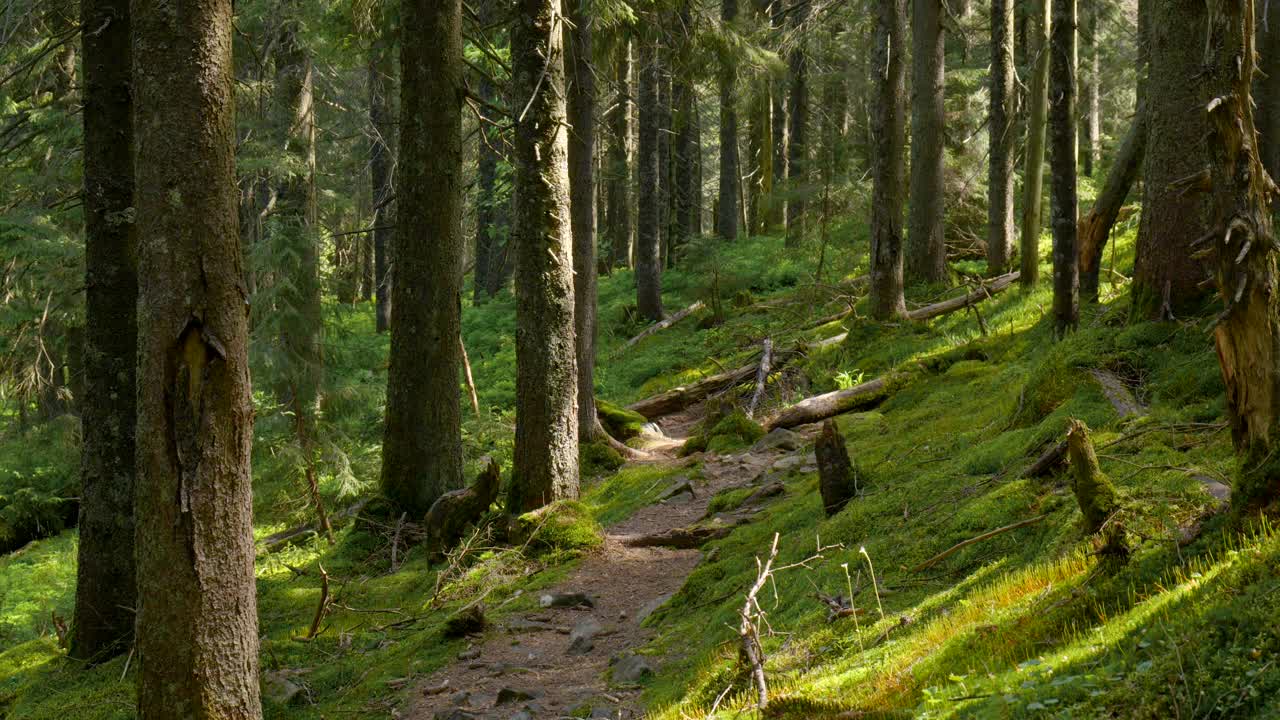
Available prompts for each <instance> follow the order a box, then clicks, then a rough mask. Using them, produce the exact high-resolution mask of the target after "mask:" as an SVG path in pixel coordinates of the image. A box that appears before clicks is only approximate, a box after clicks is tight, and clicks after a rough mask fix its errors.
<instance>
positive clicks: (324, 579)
mask: <svg viewBox="0 0 1280 720" xmlns="http://www.w3.org/2000/svg"><path fill="white" fill-rule="evenodd" d="M317 566H318V567H319V568H320V604H319V605H317V606H316V617H315V619H314V620H312V621H311V629H310V630H308V631H307V639H308V640H311V639H312V638H314V637H315V636H316V634H317V633H319V632H320V623H322V622H324V616H325V615H326V614H328V612H329V573H327V572H325V569H324V566H323V565H320V564H319V563H317Z"/></svg>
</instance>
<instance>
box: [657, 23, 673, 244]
mask: <svg viewBox="0 0 1280 720" xmlns="http://www.w3.org/2000/svg"><path fill="white" fill-rule="evenodd" d="M666 25H667V23H666V22H660V25H659V32H661V33H662V34H663V35H664V39H662V40H660V41H659V43H658V47H657V48H656V53H657V66H658V75H657V79H658V93H657V98H658V104H657V122H658V137H657V145H658V151H657V155H658V194H657V198H658V248H659V253H658V254H659V263H658V267H659V269H662V268H667V267H670V260H671V48H670V47H669V46H668V44H667V41H666V40H665V35H666V34H667V33H669V32H670V29H669V28H668V27H666Z"/></svg>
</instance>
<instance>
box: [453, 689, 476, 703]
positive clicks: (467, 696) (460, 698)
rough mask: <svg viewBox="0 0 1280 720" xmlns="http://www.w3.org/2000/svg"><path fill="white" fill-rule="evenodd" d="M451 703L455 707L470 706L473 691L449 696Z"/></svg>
mask: <svg viewBox="0 0 1280 720" xmlns="http://www.w3.org/2000/svg"><path fill="white" fill-rule="evenodd" d="M449 702H451V703H453V704H454V705H470V704H471V691H470V690H459V691H458V692H456V693H454V694H453V695H450V696H449Z"/></svg>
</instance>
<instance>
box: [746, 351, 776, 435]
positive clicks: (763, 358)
mask: <svg viewBox="0 0 1280 720" xmlns="http://www.w3.org/2000/svg"><path fill="white" fill-rule="evenodd" d="M772 361H773V340H771V339H769V338H765V339H764V350H763V351H762V352H761V355H760V368H759V370H757V371H756V391H755V392H753V393H752V394H751V402H749V403H747V417H754V416H755V413H756V407H757V406H759V405H760V399H761V398H763V397H764V386H765V381H766V380H768V379H769V364H770V363H771V362H772Z"/></svg>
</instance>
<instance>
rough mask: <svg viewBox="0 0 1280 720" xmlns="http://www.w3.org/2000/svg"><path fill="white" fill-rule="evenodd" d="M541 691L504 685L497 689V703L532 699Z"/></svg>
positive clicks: (503, 703)
mask: <svg viewBox="0 0 1280 720" xmlns="http://www.w3.org/2000/svg"><path fill="white" fill-rule="evenodd" d="M541 694H542V693H540V692H538V691H536V690H520V689H517V688H509V687H504V688H502V689H501V690H499V691H498V700H497V704H499V705H506V704H507V703H518V702H524V701H526V700H532V699H534V698H536V697H538V696H539V695H541Z"/></svg>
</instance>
